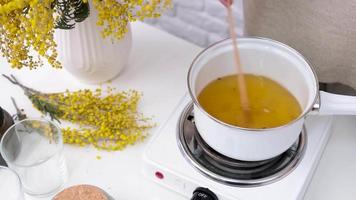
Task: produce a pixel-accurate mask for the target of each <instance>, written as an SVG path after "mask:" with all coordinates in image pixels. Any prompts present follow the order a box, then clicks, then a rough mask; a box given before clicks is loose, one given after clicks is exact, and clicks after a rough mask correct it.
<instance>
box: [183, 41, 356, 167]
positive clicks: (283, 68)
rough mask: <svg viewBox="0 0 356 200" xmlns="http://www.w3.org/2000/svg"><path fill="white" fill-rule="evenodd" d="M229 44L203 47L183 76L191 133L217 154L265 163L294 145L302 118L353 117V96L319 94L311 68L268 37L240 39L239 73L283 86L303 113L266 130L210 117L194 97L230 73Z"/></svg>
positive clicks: (301, 58) (283, 45)
mask: <svg viewBox="0 0 356 200" xmlns="http://www.w3.org/2000/svg"><path fill="white" fill-rule="evenodd" d="M231 44H232V41H231V40H230V39H227V40H223V41H221V42H219V43H216V44H214V45H212V46H210V47H208V48H207V49H205V50H204V51H203V52H201V53H200V54H199V55H198V56H197V58H196V59H195V60H194V61H193V63H192V66H191V68H190V70H189V73H188V87H189V92H190V95H191V98H192V99H193V102H194V115H195V123H196V126H197V129H198V131H199V133H200V135H201V137H202V138H203V139H204V141H205V142H206V143H207V144H208V145H209V146H210V147H212V148H213V149H214V150H216V151H218V152H219V153H221V154H223V155H225V156H228V157H230V158H234V159H238V160H244V161H259V160H266V159H269V158H272V157H275V156H278V155H280V154H281V153H283V152H285V151H286V150H287V149H288V148H289V147H291V146H292V145H293V143H294V142H296V140H297V138H298V136H299V135H300V133H301V131H302V127H303V124H304V119H305V117H306V115H307V114H311V113H317V114H356V98H355V97H350V96H342V95H334V94H330V93H325V92H319V88H318V80H317V77H316V74H315V72H314V70H313V69H312V67H311V65H310V64H309V63H308V62H307V61H306V60H305V58H304V57H303V56H302V55H301V54H299V53H298V52H297V51H295V50H294V49H292V48H291V47H289V46H287V45H285V44H282V43H279V42H277V41H273V40H270V39H264V38H241V39H239V40H238V48H239V50H240V54H241V62H242V66H243V67H244V72H245V73H252V74H257V75H263V76H266V77H269V78H271V79H273V80H275V81H277V82H278V83H279V84H281V85H283V86H284V87H285V88H287V89H288V90H289V91H290V92H291V93H292V94H293V95H294V96H295V97H296V98H297V100H298V102H299V103H300V105H301V107H302V109H303V113H302V114H301V116H300V117H299V118H298V119H296V120H294V121H291V122H290V123H288V124H286V125H283V126H280V127H276V128H269V129H249V128H241V127H237V126H233V125H229V124H226V123H224V122H222V121H220V120H218V119H216V118H214V117H213V116H211V115H210V114H208V113H207V112H206V111H204V109H203V108H202V107H201V105H200V104H199V102H198V100H197V95H198V94H199V93H200V92H201V91H202V89H203V88H204V87H205V86H206V85H207V84H208V83H210V82H211V81H213V80H216V79H217V78H218V77H221V76H225V75H230V74H234V73H236V70H235V69H236V68H235V66H234V61H233V56H232V45H231ZM217 95H219V94H217ZM318 102H321V103H320V104H319V103H318ZM319 105H321V107H319ZM312 110H315V111H318V112H310V111H312Z"/></svg>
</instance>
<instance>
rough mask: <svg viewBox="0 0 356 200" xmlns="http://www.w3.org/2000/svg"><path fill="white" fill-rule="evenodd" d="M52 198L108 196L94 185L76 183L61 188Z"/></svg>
mask: <svg viewBox="0 0 356 200" xmlns="http://www.w3.org/2000/svg"><path fill="white" fill-rule="evenodd" d="M53 200H109V198H108V197H107V195H106V194H105V192H104V191H103V190H102V189H100V188H98V187H96V186H92V185H77V186H73V187H70V188H67V189H65V190H63V191H62V192H60V193H59V194H57V195H56V196H55V197H54V198H53Z"/></svg>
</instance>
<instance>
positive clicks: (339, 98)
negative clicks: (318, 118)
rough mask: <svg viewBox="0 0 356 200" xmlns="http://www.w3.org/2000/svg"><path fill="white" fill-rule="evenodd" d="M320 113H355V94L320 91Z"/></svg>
mask: <svg viewBox="0 0 356 200" xmlns="http://www.w3.org/2000/svg"><path fill="white" fill-rule="evenodd" d="M319 95H320V96H319V99H320V108H319V112H318V113H319V114H320V115H356V96H347V95H339V94H332V93H328V92H324V91H320V94H319Z"/></svg>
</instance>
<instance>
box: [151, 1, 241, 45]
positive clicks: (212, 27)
mask: <svg viewBox="0 0 356 200" xmlns="http://www.w3.org/2000/svg"><path fill="white" fill-rule="evenodd" d="M241 1H242V0H235V1H234V8H233V13H234V16H235V21H236V29H237V33H238V34H239V35H241V34H242V33H243V30H242V29H243V13H242V2H241ZM226 16H227V13H226V8H225V7H224V6H223V5H222V4H221V3H220V2H219V0H173V8H172V10H169V11H167V12H166V13H164V14H163V16H162V17H161V18H159V19H150V20H146V22H147V23H149V24H152V25H154V26H156V27H159V28H161V29H163V30H165V31H167V32H169V33H172V34H174V35H176V36H178V37H181V38H183V39H186V40H188V41H190V42H193V43H195V44H197V45H199V46H208V45H209V44H211V43H214V42H216V41H218V40H221V39H224V38H227V37H229V29H228V26H227V22H226Z"/></svg>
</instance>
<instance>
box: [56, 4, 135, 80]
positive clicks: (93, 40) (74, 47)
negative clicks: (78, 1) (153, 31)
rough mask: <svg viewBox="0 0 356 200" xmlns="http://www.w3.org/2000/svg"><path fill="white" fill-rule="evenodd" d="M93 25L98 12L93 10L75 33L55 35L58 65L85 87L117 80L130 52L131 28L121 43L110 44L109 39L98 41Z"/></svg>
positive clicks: (72, 30) (71, 31)
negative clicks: (84, 84) (83, 83)
mask: <svg viewBox="0 0 356 200" xmlns="http://www.w3.org/2000/svg"><path fill="white" fill-rule="evenodd" d="M96 21H97V11H96V9H95V8H93V6H92V7H91V8H90V16H89V17H88V18H87V19H85V20H84V21H83V22H81V23H77V24H76V26H75V28H74V29H70V30H61V29H57V30H56V32H55V40H56V42H57V45H58V48H57V50H58V59H59V61H60V62H61V63H62V65H63V67H64V68H65V69H66V70H68V71H69V72H70V73H71V74H72V75H74V76H75V77H76V78H78V79H79V80H81V81H83V82H85V83H101V82H105V81H108V80H110V79H113V78H114V77H116V76H117V75H118V74H119V73H120V72H121V71H122V70H123V69H124V67H125V66H126V65H127V64H128V61H129V56H130V52H131V46H132V35H131V28H130V25H128V32H127V33H126V35H125V37H124V38H123V39H121V40H120V41H118V40H113V41H111V38H110V37H108V38H105V39H103V38H102V37H101V35H100V32H101V28H100V27H99V26H97V25H96Z"/></svg>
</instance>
